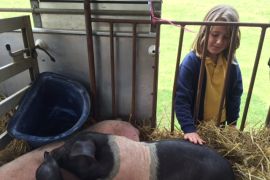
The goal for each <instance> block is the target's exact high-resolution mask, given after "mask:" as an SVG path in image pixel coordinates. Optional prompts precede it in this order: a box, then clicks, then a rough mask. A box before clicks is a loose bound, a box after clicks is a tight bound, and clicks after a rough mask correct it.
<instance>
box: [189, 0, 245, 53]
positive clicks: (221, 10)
mask: <svg viewBox="0 0 270 180" xmlns="http://www.w3.org/2000/svg"><path fill="white" fill-rule="evenodd" d="M204 21H208V22H217V21H219V22H239V15H238V13H237V11H236V10H235V9H234V8H233V7H231V6H229V5H217V6H215V7H213V8H212V9H211V10H210V11H209V12H208V13H207V14H206V16H205V17H204ZM227 28H228V32H229V36H230V37H231V34H232V29H233V28H232V26H227ZM205 39H206V26H201V28H200V30H199V33H198V35H197V37H196V39H195V40H194V42H193V45H192V48H193V50H195V51H196V53H197V54H199V55H200V56H202V52H203V46H204V42H205ZM229 43H230V41H229ZM235 43H236V44H235V46H234V49H233V55H234V53H235V51H236V49H237V48H238V47H239V45H240V30H239V28H237V35H236V41H235ZM228 53H229V47H228V48H226V49H225V50H224V51H223V55H224V57H225V58H227V56H228Z"/></svg>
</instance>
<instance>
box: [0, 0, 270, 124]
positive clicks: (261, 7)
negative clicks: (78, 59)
mask: <svg viewBox="0 0 270 180" xmlns="http://www.w3.org/2000/svg"><path fill="white" fill-rule="evenodd" d="M217 4H224V0H204V1H198V0H164V1H163V4H162V17H163V18H166V19H173V20H177V21H202V19H203V17H204V15H205V14H206V13H207V11H208V10H209V9H210V8H212V7H213V6H214V5H217ZM226 4H230V5H232V6H233V7H235V8H236V9H237V10H238V12H239V15H240V20H241V22H260V23H270V9H269V8H268V7H270V1H269V0H257V1H251V0H249V1H246V0H238V1H235V0H226ZM0 7H1V8H4V7H6V8H7V7H8V8H11V7H17V8H18V7H20V8H26V7H30V1H29V0H12V1H8V0H1V2H0ZM21 14H22V13H0V18H5V17H11V16H18V15H21ZM188 29H190V30H192V31H194V32H185V39H184V44H183V51H182V58H183V56H184V55H185V54H187V53H188V52H189V50H190V47H191V43H192V41H193V39H194V37H195V36H196V32H197V31H198V27H194V26H190V27H188ZM241 32H242V37H241V45H240V48H239V50H238V51H237V58H238V61H239V64H240V66H241V70H242V76H243V83H244V94H243V98H242V104H241V113H240V116H241V117H242V114H243V109H244V105H245V102H246V97H247V93H248V89H249V84H250V79H251V74H252V69H253V65H254V60H255V55H256V51H257V46H258V40H259V34H260V29H258V28H246V27H245V28H241ZM178 37H179V28H177V27H174V26H169V25H164V26H162V28H161V43H160V44H161V47H160V66H159V70H160V71H159V86H158V88H159V89H158V107H157V108H158V109H157V120H158V124H159V123H160V124H161V126H166V127H168V126H169V124H170V113H171V94H172V87H173V84H172V83H173V76H174V71H175V63H176V56H177V46H178V45H177V44H178ZM269 39H270V33H269V30H268V31H267V33H266V37H265V42H264V46H263V48H262V54H261V58H260V63H259V67H258V71H257V76H256V81H255V84H254V89H253V94H252V98H251V102H250V107H249V111H248V116H247V124H249V125H251V126H254V125H257V124H260V123H264V121H265V118H266V115H267V112H268V108H269V105H270V93H269V89H270V70H269V67H268V66H267V62H268V59H269V57H270V53H269V52H270V51H269V49H270V41H269ZM241 117H240V119H239V120H241ZM239 124H240V123H239ZM177 126H178V123H177Z"/></svg>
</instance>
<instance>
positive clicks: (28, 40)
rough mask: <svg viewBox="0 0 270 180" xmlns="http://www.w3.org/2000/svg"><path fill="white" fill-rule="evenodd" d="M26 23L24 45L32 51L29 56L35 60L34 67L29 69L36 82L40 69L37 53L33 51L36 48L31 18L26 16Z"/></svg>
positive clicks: (32, 78) (23, 30)
mask: <svg viewBox="0 0 270 180" xmlns="http://www.w3.org/2000/svg"><path fill="white" fill-rule="evenodd" d="M24 23H25V28H22V36H23V43H24V47H25V49H30V51H29V52H28V54H27V56H30V57H31V58H32V59H33V61H31V62H32V66H31V67H30V68H29V73H30V77H31V80H32V81H34V80H35V79H36V78H37V76H38V74H39V68H38V62H37V54H35V53H36V52H35V51H32V50H33V49H34V48H35V43H34V37H33V32H32V27H31V21H30V17H29V16H24Z"/></svg>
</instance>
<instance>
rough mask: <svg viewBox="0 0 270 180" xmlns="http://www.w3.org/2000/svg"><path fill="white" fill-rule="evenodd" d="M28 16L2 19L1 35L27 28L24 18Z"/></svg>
mask: <svg viewBox="0 0 270 180" xmlns="http://www.w3.org/2000/svg"><path fill="white" fill-rule="evenodd" d="M25 17H26V16H21V17H15V18H6V19H0V27H1V28H0V33H3V32H9V31H14V30H18V29H21V28H24V27H25V23H24V18H25Z"/></svg>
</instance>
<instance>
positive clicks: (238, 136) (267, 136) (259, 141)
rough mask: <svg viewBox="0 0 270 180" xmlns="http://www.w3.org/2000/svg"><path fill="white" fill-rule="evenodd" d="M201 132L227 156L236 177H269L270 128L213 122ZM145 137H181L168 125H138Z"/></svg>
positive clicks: (261, 179) (266, 179)
mask: <svg viewBox="0 0 270 180" xmlns="http://www.w3.org/2000/svg"><path fill="white" fill-rule="evenodd" d="M198 129H199V130H198V133H199V134H200V136H201V137H202V138H203V139H204V140H206V141H207V145H208V146H210V147H212V148H213V149H215V150H216V151H217V152H218V153H219V154H221V155H222V156H224V157H225V158H226V159H228V160H229V161H230V162H231V164H232V166H233V169H234V172H235V175H236V179H239V180H247V179H249V180H270V130H269V129H264V128H261V129H259V130H251V131H249V132H241V131H239V130H237V129H236V128H233V127H225V128H223V129H219V128H217V127H216V126H215V125H214V124H210V123H208V124H201V125H200V126H199V128H198ZM141 132H142V136H143V137H142V138H143V139H144V140H159V139H169V138H183V134H182V133H181V132H180V131H178V130H177V131H175V132H174V133H171V132H170V131H169V130H167V129H155V130H153V129H152V130H149V129H144V128H142V129H141Z"/></svg>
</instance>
